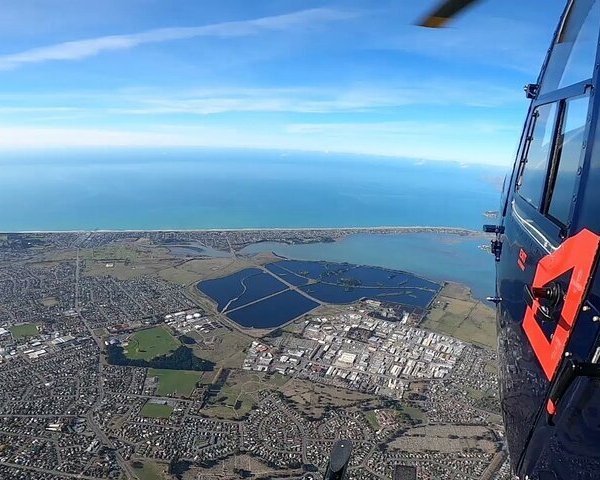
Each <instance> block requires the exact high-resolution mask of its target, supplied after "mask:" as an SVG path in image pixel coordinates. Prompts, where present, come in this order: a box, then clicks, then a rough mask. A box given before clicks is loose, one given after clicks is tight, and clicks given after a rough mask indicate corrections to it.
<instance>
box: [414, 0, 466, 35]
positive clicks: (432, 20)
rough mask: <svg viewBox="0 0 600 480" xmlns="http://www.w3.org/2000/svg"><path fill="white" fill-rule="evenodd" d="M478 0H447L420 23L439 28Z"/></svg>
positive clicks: (423, 25)
mask: <svg viewBox="0 0 600 480" xmlns="http://www.w3.org/2000/svg"><path fill="white" fill-rule="evenodd" d="M476 1H477V0H445V1H444V2H443V3H441V4H440V5H439V6H438V7H437V8H436V9H435V10H433V11H432V12H431V13H430V14H429V15H427V16H426V17H425V18H424V19H423V20H422V21H420V22H419V25H420V26H422V27H430V28H439V27H443V26H445V25H446V23H447V22H448V20H450V19H451V18H452V17H454V16H455V15H456V14H457V13H459V12H461V11H462V10H464V9H465V8H466V7H468V6H470V5H472V4H474V3H475V2H476Z"/></svg>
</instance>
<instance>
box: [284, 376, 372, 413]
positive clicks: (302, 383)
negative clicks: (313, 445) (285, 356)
mask: <svg viewBox="0 0 600 480" xmlns="http://www.w3.org/2000/svg"><path fill="white" fill-rule="evenodd" d="M280 391H281V393H283V395H284V396H285V397H287V398H288V400H290V401H292V402H293V403H294V404H295V407H296V408H297V409H298V410H300V411H301V412H303V413H304V414H305V415H308V416H309V417H313V418H321V417H322V416H323V415H324V413H325V410H326V407H329V408H352V407H357V408H361V409H368V408H377V407H378V406H379V401H378V399H377V398H376V397H375V396H373V395H369V394H366V393H361V392H357V391H353V390H347V389H345V388H339V387H334V386H331V385H321V384H318V383H312V382H310V381H308V380H299V379H296V378H292V379H290V380H289V381H288V382H286V383H285V385H284V386H283V387H281V388H280Z"/></svg>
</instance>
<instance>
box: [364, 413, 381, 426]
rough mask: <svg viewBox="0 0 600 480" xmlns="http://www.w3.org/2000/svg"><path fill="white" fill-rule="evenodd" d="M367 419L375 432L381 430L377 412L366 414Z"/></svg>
mask: <svg viewBox="0 0 600 480" xmlns="http://www.w3.org/2000/svg"><path fill="white" fill-rule="evenodd" d="M365 418H366V419H367V422H369V425H370V426H371V428H372V429H373V430H379V422H378V421H377V414H376V413H375V410H369V411H368V412H365Z"/></svg>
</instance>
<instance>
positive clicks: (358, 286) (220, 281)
mask: <svg viewBox="0 0 600 480" xmlns="http://www.w3.org/2000/svg"><path fill="white" fill-rule="evenodd" d="M198 288H199V290H200V291H201V292H203V293H204V294H206V295H208V296H209V297H211V298H212V299H213V300H214V301H215V302H216V303H217V308H218V309H219V311H221V312H223V313H225V314H226V315H227V316H228V317H229V318H231V319H232V320H233V321H235V322H237V323H238V324H240V325H242V326H244V327H255V328H267V327H268V328H271V327H277V326H279V325H282V324H285V323H287V322H289V321H291V320H294V319H296V318H298V317H299V316H301V315H303V314H305V313H307V312H309V311H310V310H312V309H314V308H315V307H317V306H318V305H319V304H347V303H353V302H356V301H358V300H360V299H364V298H367V299H372V300H379V301H382V302H388V303H398V304H404V305H407V306H412V307H419V308H427V306H428V305H429V304H430V303H431V301H432V300H433V298H434V297H435V295H436V294H437V293H438V292H439V290H440V288H441V284H439V283H436V282H432V281H430V280H427V279H425V278H422V277H419V276H417V275H413V274H411V273H408V272H402V271H399V270H389V269H385V268H380V267H370V266H365V265H353V264H350V263H334V262H312V261H303V260H281V261H278V262H274V263H270V264H268V265H266V266H265V267H260V268H259V267H257V268H247V269H244V270H241V271H240V272H236V273H234V274H232V275H229V276H227V277H223V278H217V279H214V280H206V281H204V282H201V283H199V284H198Z"/></svg>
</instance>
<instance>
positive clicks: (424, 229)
mask: <svg viewBox="0 0 600 480" xmlns="http://www.w3.org/2000/svg"><path fill="white" fill-rule="evenodd" d="M178 232H185V233H196V232H197V233H203V232H213V233H214V232H233V233H235V232H245V233H251V232H344V234H347V235H351V234H352V233H371V232H373V233H397V234H401V233H446V234H450V235H469V236H487V234H486V233H485V232H483V231H479V230H473V229H469V228H462V227H437V226H423V225H415V226H376V227H352V226H349V227H291V228H284V227H273V228H267V227H258V228H196V229H169V228H165V229H137V230H125V229H123V230H120V229H109V230H19V231H0V235H25V234H29V235H35V234H67V233H71V234H72V233H87V234H93V233H100V234H102V233H178Z"/></svg>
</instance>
